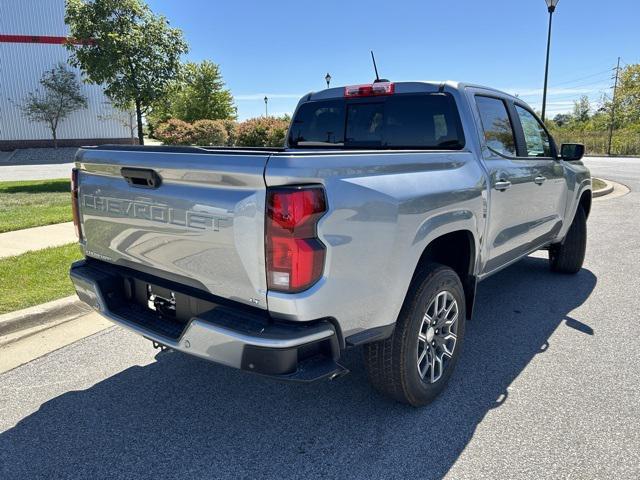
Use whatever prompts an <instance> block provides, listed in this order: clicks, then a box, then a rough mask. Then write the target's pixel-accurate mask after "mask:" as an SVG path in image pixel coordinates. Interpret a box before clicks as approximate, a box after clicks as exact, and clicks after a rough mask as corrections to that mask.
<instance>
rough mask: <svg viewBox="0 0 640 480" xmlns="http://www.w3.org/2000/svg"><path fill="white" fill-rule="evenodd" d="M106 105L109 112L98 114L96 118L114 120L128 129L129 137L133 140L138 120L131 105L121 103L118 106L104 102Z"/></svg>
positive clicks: (106, 120)
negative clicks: (121, 104)
mask: <svg viewBox="0 0 640 480" xmlns="http://www.w3.org/2000/svg"><path fill="white" fill-rule="evenodd" d="M105 104H106V105H108V106H109V107H110V108H109V112H108V113H106V114H100V115H98V119H99V120H102V121H104V122H108V121H114V122H118V123H119V124H120V125H122V126H123V127H125V128H126V129H127V130H129V137H130V138H131V141H132V142H135V139H136V137H137V135H136V131H137V130H138V122H137V120H136V110H135V108H134V106H133V105H123V106H121V107H120V108H118V107H116V106H115V105H113V103H111V102H105Z"/></svg>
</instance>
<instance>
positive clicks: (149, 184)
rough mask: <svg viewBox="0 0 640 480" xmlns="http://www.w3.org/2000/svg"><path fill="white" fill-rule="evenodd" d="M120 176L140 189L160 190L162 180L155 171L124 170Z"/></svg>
mask: <svg viewBox="0 0 640 480" xmlns="http://www.w3.org/2000/svg"><path fill="white" fill-rule="evenodd" d="M120 174H121V175H122V176H123V177H124V179H125V180H126V181H127V183H128V184H129V185H131V186H132V187H138V188H158V187H159V186H160V183H161V180H160V175H158V174H157V173H156V172H155V170H151V169H150V168H128V167H125V168H122V169H120Z"/></svg>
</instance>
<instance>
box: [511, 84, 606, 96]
mask: <svg viewBox="0 0 640 480" xmlns="http://www.w3.org/2000/svg"><path fill="white" fill-rule="evenodd" d="M608 88H609V86H608V85H606V84H603V85H600V86H595V87H579V88H575V87H574V88H548V89H547V96H558V95H586V94H589V93H598V92H600V91H602V90H607V89H608ZM502 90H503V91H505V92H507V93H510V94H512V95H515V94H518V95H519V96H520V97H534V96H542V88H504V89H502Z"/></svg>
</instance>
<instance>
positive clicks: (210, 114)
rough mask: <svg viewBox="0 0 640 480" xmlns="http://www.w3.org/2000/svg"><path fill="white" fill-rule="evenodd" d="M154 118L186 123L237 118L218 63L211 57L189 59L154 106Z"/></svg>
mask: <svg viewBox="0 0 640 480" xmlns="http://www.w3.org/2000/svg"><path fill="white" fill-rule="evenodd" d="M150 118H151V120H152V122H154V123H157V122H163V121H166V120H167V119H169V118H178V119H180V120H184V121H185V122H194V121H196V120H226V119H235V118H236V107H235V105H234V104H233V96H232V95H231V92H230V91H229V90H228V89H226V88H224V82H223V80H222V74H221V73H220V67H219V66H218V65H216V64H215V63H213V62H211V61H209V60H205V61H204V62H202V63H193V62H188V63H186V64H184V66H183V67H182V69H181V72H180V75H179V76H178V78H176V80H174V81H173V82H171V84H170V86H169V88H168V89H167V92H166V95H164V96H163V97H162V98H161V99H160V100H159V101H158V102H157V103H156V104H155V105H154V107H153V111H152V113H151V115H150Z"/></svg>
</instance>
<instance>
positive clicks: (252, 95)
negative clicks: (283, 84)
mask: <svg viewBox="0 0 640 480" xmlns="http://www.w3.org/2000/svg"><path fill="white" fill-rule="evenodd" d="M303 95H304V94H303V93H248V94H241V95H234V96H233V98H234V99H235V100H239V101H245V100H247V101H248V100H264V97H265V96H266V97H267V98H268V99H269V100H271V99H276V98H284V99H292V98H294V99H300V98H302V96H303Z"/></svg>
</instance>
